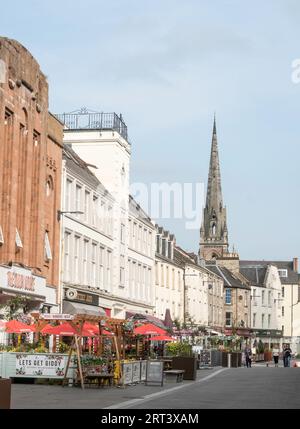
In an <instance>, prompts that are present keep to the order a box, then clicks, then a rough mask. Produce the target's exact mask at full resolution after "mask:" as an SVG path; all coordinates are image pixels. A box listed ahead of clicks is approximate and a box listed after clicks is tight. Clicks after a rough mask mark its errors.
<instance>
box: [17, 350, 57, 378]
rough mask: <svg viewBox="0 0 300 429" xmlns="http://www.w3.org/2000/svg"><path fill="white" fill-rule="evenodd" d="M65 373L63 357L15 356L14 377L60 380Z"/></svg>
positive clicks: (40, 355)
mask: <svg viewBox="0 0 300 429" xmlns="http://www.w3.org/2000/svg"><path fill="white" fill-rule="evenodd" d="M64 372H65V356H62V355H53V354H52V355H51V354H48V355H46V354H45V355H42V354H36V355H30V354H16V376H19V377H22V376H23V377H26V376H32V377H44V378H48V377H51V378H52V377H53V378H60V377H61V378H62V377H63V376H64Z"/></svg>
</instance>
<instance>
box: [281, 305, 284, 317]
mask: <svg viewBox="0 0 300 429" xmlns="http://www.w3.org/2000/svg"><path fill="white" fill-rule="evenodd" d="M281 316H284V307H281Z"/></svg>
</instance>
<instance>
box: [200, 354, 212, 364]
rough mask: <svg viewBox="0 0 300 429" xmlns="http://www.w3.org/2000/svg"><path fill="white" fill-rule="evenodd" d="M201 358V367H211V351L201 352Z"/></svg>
mask: <svg viewBox="0 0 300 429" xmlns="http://www.w3.org/2000/svg"><path fill="white" fill-rule="evenodd" d="M199 356H200V366H210V365H211V356H210V351H209V350H201V351H200V353H199Z"/></svg>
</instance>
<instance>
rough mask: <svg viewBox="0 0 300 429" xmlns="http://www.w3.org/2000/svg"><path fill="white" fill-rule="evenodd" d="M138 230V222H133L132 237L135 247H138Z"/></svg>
mask: <svg viewBox="0 0 300 429" xmlns="http://www.w3.org/2000/svg"><path fill="white" fill-rule="evenodd" d="M136 230H137V224H136V222H133V231H132V232H133V234H132V238H133V247H134V248H135V249H136V248H137V236H136V232H137V231H136Z"/></svg>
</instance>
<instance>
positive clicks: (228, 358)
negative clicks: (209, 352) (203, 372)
mask: <svg viewBox="0 0 300 429" xmlns="http://www.w3.org/2000/svg"><path fill="white" fill-rule="evenodd" d="M227 367H228V368H231V353H228V355H227Z"/></svg>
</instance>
